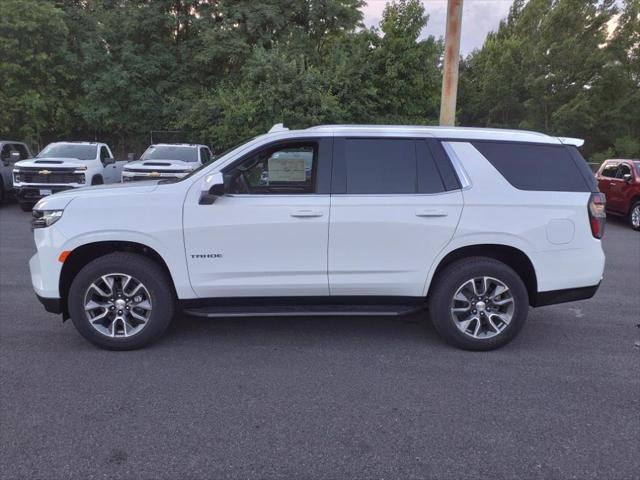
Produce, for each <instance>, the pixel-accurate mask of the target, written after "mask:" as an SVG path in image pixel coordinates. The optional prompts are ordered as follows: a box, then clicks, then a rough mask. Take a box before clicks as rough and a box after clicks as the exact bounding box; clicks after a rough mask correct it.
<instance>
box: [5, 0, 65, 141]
mask: <svg viewBox="0 0 640 480" xmlns="http://www.w3.org/2000/svg"><path fill="white" fill-rule="evenodd" d="M68 37H69V29H68V28H67V26H66V24H65V22H64V16H63V14H62V12H61V11H60V10H59V9H58V8H56V7H55V6H54V5H53V4H52V3H50V2H42V1H39V0H3V1H2V2H0V59H1V60H0V85H2V87H1V88H0V136H3V137H17V138H19V139H24V140H26V141H28V142H30V143H31V144H32V145H37V144H38V141H39V138H40V134H41V133H42V132H43V131H44V130H47V129H50V128H52V127H53V126H55V128H56V129H57V130H59V131H66V130H68V128H69V126H70V125H69V123H70V117H69V114H68V112H69V109H70V105H71V94H72V92H71V91H70V89H69V83H70V82H71V81H72V80H73V78H74V72H73V70H71V69H69V68H68V66H69V52H68V49H67V40H68Z"/></svg>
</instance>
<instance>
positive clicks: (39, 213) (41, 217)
mask: <svg viewBox="0 0 640 480" xmlns="http://www.w3.org/2000/svg"><path fill="white" fill-rule="evenodd" d="M61 217H62V210H34V211H33V219H32V220H31V228H34V229H35V228H46V227H50V226H51V225H53V224H54V223H56V222H57V221H58V220H60V218H61Z"/></svg>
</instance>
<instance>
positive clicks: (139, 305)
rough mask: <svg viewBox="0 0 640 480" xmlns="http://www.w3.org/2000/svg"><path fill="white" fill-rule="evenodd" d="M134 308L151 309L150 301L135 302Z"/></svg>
mask: <svg viewBox="0 0 640 480" xmlns="http://www.w3.org/2000/svg"><path fill="white" fill-rule="evenodd" d="M135 308H141V309H142V310H147V311H151V302H149V300H142V301H141V302H140V303H136V304H135Z"/></svg>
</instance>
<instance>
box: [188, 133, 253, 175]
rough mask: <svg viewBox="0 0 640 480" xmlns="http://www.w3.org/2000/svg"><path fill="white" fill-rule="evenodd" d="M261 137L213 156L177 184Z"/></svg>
mask: <svg viewBox="0 0 640 480" xmlns="http://www.w3.org/2000/svg"><path fill="white" fill-rule="evenodd" d="M261 136H262V135H258V136H257V137H253V138H250V139H248V140H245V141H243V142H240V143H238V144H237V145H236V146H235V147H231V148H229V149H228V150H225V151H224V152H222V153H221V154H220V155H214V156H213V157H212V158H211V160H209V161H208V162H205V163H203V164H202V165H200V166H199V167H198V168H196V169H195V170H192V171H191V172H190V173H189V174H188V175H185V176H184V177H182V178H179V179H178V180H176V181H178V182H182V181H183V180H186V179H187V178H190V177H192V176H194V175H195V174H196V173H198V172H199V171H200V170H202V169H203V168H205V167H208V166H209V165H211V164H212V163H215V162H217V161H218V160H222V159H224V158H225V157H226V156H227V155H229V154H233V153H234V152H235V151H236V150H238V149H239V148H242V147H244V146H245V145H246V144H247V143H249V142H251V141H253V140H255V139H256V138H258V137H261Z"/></svg>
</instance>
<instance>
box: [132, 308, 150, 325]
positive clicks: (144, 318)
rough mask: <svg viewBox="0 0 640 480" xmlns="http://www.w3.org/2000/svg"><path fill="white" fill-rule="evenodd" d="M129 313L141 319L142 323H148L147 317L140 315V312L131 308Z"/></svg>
mask: <svg viewBox="0 0 640 480" xmlns="http://www.w3.org/2000/svg"><path fill="white" fill-rule="evenodd" d="M129 314H130V315H131V316H132V317H133V318H135V319H136V320H140V321H141V322H142V323H146V321H147V318H146V317H144V316H143V315H140V314H139V313H137V312H135V311H134V310H129Z"/></svg>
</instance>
